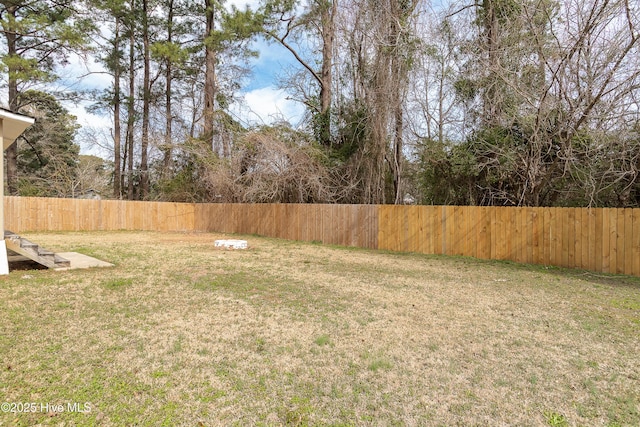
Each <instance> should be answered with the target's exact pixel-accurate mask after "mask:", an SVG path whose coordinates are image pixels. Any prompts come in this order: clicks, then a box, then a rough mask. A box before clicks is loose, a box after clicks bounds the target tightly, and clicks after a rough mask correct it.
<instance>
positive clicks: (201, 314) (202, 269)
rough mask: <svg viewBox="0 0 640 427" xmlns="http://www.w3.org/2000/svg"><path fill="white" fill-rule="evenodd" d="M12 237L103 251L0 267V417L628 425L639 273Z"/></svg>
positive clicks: (199, 243)
mask: <svg viewBox="0 0 640 427" xmlns="http://www.w3.org/2000/svg"><path fill="white" fill-rule="evenodd" d="M26 237H28V238H29V239H30V240H33V241H35V242H37V243H40V244H41V245H43V246H44V247H47V248H50V249H54V250H59V251H76V252H82V253H84V254H87V255H91V256H95V257H97V258H100V259H102V260H105V261H109V262H112V263H114V264H116V266H115V267H113V268H109V269H92V270H76V271H58V272H55V271H47V270H41V271H14V272H12V273H11V274H10V275H9V276H4V277H0V362H1V365H0V402H9V403H11V402H13V403H14V405H12V407H10V408H9V409H15V410H17V411H18V410H21V411H24V410H25V409H27V410H30V411H31V412H29V413H24V412H4V411H3V412H0V425H1V426H14V425H17V426H27V425H34V424H41V425H66V426H73V425H79V426H82V425H102V426H128V425H140V426H160V425H167V426H173V425H184V426H218V425H221V426H222V425H224V426H226V425H242V426H244V425H345V426H346V425H354V426H359V425H380V426H388V425H410V426H411V425H415V426H420V425H425V426H439V425H443V426H456V425H460V426H474V425H478V426H502V425H504V426H507V425H517V426H611V427H613V426H638V425H640V280H639V279H634V278H628V277H619V276H618V277H617V276H601V275H595V274H590V273H585V272H583V271H568V270H561V269H547V268H544V267H535V266H518V265H515V264H511V263H498V262H482V261H476V260H472V259H467V258H447V257H434V256H422V255H408V254H391V253H381V252H374V251H366V250H355V249H345V248H336V247H326V246H321V245H317V244H310V243H298V242H289V241H282V240H274V239H264V238H258V237H247V239H248V240H249V244H250V246H251V248H250V249H249V250H246V251H229V250H220V249H217V248H214V247H213V241H214V240H215V239H216V238H221V237H223V236H221V235H214V234H178V233H170V234H161V233H142V232H141V233H130V232H117V233H65V234H27V235H26ZM17 402H23V403H24V402H26V403H31V402H33V403H35V404H36V405H37V406H35V407H33V406H25V405H22V404H17ZM85 403H86V405H85ZM6 409H7V406H6V405H3V410H6Z"/></svg>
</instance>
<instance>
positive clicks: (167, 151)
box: [162, 0, 173, 178]
mask: <svg viewBox="0 0 640 427" xmlns="http://www.w3.org/2000/svg"><path fill="white" fill-rule="evenodd" d="M168 7H169V10H168V15H169V16H168V18H167V42H168V43H169V44H171V43H172V42H173V0H170V1H169V4H168ZM165 80H166V85H165V94H166V98H165V99H166V105H165V117H166V122H165V123H166V125H165V135H164V150H163V151H164V158H163V159H162V177H163V178H166V177H167V176H168V175H169V169H170V167H171V157H172V155H173V149H172V147H173V141H172V139H171V133H172V126H173V117H172V115H173V112H172V111H171V95H172V93H171V91H172V87H171V85H172V80H173V63H172V60H171V59H168V60H167V69H166V71H165Z"/></svg>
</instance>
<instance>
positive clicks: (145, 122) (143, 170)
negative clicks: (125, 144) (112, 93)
mask: <svg viewBox="0 0 640 427" xmlns="http://www.w3.org/2000/svg"><path fill="white" fill-rule="evenodd" d="M148 3H149V2H148V0H143V1H142V43H143V50H144V52H143V56H144V78H143V83H142V85H143V88H142V91H143V100H142V143H141V146H140V151H141V153H140V199H141V200H144V199H146V198H147V195H148V194H149V165H148V160H147V158H148V151H149V103H150V102H151V99H150V98H151V77H150V73H151V70H150V69H151V63H150V62H151V59H150V52H149V19H148V16H147V14H148V12H149V11H148V6H149V4H148Z"/></svg>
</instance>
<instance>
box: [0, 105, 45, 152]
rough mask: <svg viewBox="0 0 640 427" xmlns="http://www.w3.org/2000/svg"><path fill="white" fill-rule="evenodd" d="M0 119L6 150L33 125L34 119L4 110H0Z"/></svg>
mask: <svg viewBox="0 0 640 427" xmlns="http://www.w3.org/2000/svg"><path fill="white" fill-rule="evenodd" d="M0 119H1V120H2V127H3V135H2V136H3V137H4V144H3V145H4V147H3V148H4V149H5V150H6V149H7V147H9V146H10V145H11V144H13V142H14V141H15V140H16V138H17V137H19V136H20V135H21V134H22V132H24V131H25V130H26V129H27V128H28V127H29V126H31V125H32V124H34V123H35V121H36V119H34V118H33V117H29V116H25V115H24V114H18V113H14V112H13V111H9V110H7V109H4V108H0Z"/></svg>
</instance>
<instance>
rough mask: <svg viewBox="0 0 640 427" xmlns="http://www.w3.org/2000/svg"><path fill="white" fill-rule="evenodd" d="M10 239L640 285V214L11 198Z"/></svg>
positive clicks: (7, 202) (7, 220)
mask: <svg viewBox="0 0 640 427" xmlns="http://www.w3.org/2000/svg"><path fill="white" fill-rule="evenodd" d="M5 223H6V228H7V229H8V230H12V231H15V232H22V231H48V230H51V231H64V230H68V231H74V230H75V231H81V230H87V231H88V230H157V231H207V232H210V231H218V232H225V233H240V234H258V235H262V236H269V237H279V238H284V239H291V240H305V241H319V242H322V243H328V244H337V245H345V246H357V247H363V248H370V249H385V250H391V251H405V252H420V253H427V254H446V255H463V256H471V257H476V258H483V259H498V260H511V261H515V262H520V263H532V264H544V265H556V266H562V267H571V268H583V269H586V270H592V271H597V272H605V273H619V274H629V275H636V276H640V209H607V208H605V209H585V208H507V207H475V206H391V205H383V206H376V205H303V204H300V205H294V204H193V203H166V202H128V201H119V200H74V199H50V198H30V197H5Z"/></svg>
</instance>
